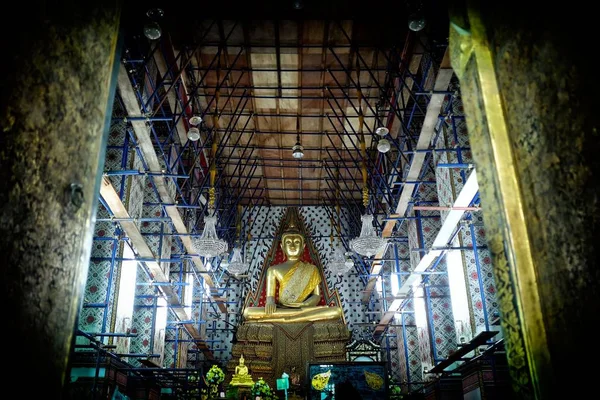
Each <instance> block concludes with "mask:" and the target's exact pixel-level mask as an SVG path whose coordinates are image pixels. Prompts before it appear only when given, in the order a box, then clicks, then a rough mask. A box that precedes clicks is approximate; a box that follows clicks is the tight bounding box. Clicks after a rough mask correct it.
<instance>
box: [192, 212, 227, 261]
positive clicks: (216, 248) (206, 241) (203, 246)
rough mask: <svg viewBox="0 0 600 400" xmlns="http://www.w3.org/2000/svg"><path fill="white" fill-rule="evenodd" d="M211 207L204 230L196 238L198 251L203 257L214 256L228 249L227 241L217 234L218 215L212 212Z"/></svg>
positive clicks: (205, 220) (195, 244)
mask: <svg viewBox="0 0 600 400" xmlns="http://www.w3.org/2000/svg"><path fill="white" fill-rule="evenodd" d="M210 211H211V210H210V209H209V215H208V216H206V217H204V230H203V231H202V235H201V236H200V237H196V238H194V246H195V247H196V251H197V252H198V254H200V255H201V256H203V257H208V258H212V257H215V256H218V255H219V254H223V253H225V252H226V251H227V247H228V246H227V242H226V241H224V240H221V239H219V237H218V236H217V231H216V228H215V227H216V225H217V217H216V215H215V211H214V210H212V213H211V212H210Z"/></svg>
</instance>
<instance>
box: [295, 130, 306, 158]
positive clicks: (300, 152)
mask: <svg viewBox="0 0 600 400" xmlns="http://www.w3.org/2000/svg"><path fill="white" fill-rule="evenodd" d="M292 157H294V158H302V157H304V147H303V146H302V144H301V143H300V135H299V134H298V135H297V136H296V144H295V145H294V147H292Z"/></svg>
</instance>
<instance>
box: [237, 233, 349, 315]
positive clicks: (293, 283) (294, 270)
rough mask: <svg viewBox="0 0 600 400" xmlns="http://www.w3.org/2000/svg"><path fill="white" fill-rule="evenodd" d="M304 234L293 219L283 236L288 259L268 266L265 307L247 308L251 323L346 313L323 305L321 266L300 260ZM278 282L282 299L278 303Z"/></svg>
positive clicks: (283, 244) (337, 308) (284, 249)
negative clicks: (320, 287) (321, 302)
mask: <svg viewBox="0 0 600 400" xmlns="http://www.w3.org/2000/svg"><path fill="white" fill-rule="evenodd" d="M304 245H305V243H304V236H302V233H301V232H300V231H299V230H298V229H297V228H296V226H295V224H294V223H293V222H292V223H291V224H290V226H289V227H288V229H286V231H285V232H284V233H283V234H282V235H281V248H282V250H283V252H284V253H285V255H286V256H287V260H286V261H284V262H283V263H281V264H277V265H272V266H270V267H269V268H268V269H267V283H266V284H267V298H266V303H265V307H246V309H245V310H244V312H243V315H244V318H245V319H246V320H247V321H251V322H307V321H321V320H333V319H337V318H340V317H341V316H342V309H341V308H340V307H328V306H319V305H318V304H319V302H320V301H321V293H320V289H319V284H320V283H321V275H320V274H319V269H318V268H317V266H315V265H313V264H310V263H305V262H302V261H300V260H299V258H300V256H301V255H302V253H303V252H304ZM277 283H279V301H278V303H276V302H275V297H276V294H277V293H276V290H277Z"/></svg>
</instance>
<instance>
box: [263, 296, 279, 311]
mask: <svg viewBox="0 0 600 400" xmlns="http://www.w3.org/2000/svg"><path fill="white" fill-rule="evenodd" d="M275 309H276V306H275V298H274V297H272V296H268V297H267V302H266V304H265V314H267V315H271V314H273V313H274V312H275Z"/></svg>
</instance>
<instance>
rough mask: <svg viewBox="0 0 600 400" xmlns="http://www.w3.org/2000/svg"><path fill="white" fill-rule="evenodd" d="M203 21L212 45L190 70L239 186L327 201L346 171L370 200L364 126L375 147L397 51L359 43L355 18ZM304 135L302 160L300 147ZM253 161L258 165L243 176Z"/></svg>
mask: <svg viewBox="0 0 600 400" xmlns="http://www.w3.org/2000/svg"><path fill="white" fill-rule="evenodd" d="M201 28H202V29H203V31H204V32H205V35H206V36H205V39H204V42H203V43H204V45H202V46H200V47H199V48H197V49H195V50H194V54H193V56H192V62H191V64H192V68H191V69H188V71H193V72H191V74H192V76H189V79H190V81H191V82H194V83H195V85H197V86H198V91H197V92H196V93H195V94H196V96H197V97H196V98H197V103H196V105H195V110H194V112H196V113H197V112H201V113H203V114H204V120H205V124H206V127H207V128H208V129H210V130H211V131H213V132H214V128H215V127H216V128H217V129H216V132H217V136H216V140H218V141H219V142H220V143H221V144H220V147H222V149H220V154H219V158H218V160H217V161H218V164H219V166H220V168H219V171H220V172H219V173H224V174H225V175H227V176H228V177H230V178H233V181H232V182H234V184H233V185H234V186H240V187H241V186H243V185H248V186H249V187H251V188H254V187H260V188H264V192H263V193H264V195H266V196H267V198H268V202H269V204H272V205H291V204H302V205H309V204H321V203H322V202H323V200H324V194H323V191H328V190H329V191H330V190H332V189H333V188H334V187H335V185H336V182H335V179H336V178H335V175H336V174H337V173H338V172H339V178H337V179H341V180H344V181H346V184H345V185H344V188H345V190H346V191H348V190H350V191H352V192H353V193H352V196H350V197H354V198H356V199H360V197H361V187H362V184H361V180H362V175H361V170H360V167H361V160H362V155H361V152H360V144H359V142H360V140H361V135H360V132H361V130H362V132H363V133H364V138H365V141H366V147H367V148H369V147H370V146H371V141H372V132H373V131H374V129H375V128H376V127H377V126H380V125H381V124H382V122H385V121H386V120H387V117H388V111H387V110H388V108H387V107H385V104H381V102H380V94H381V90H382V88H383V87H384V86H386V84H389V81H390V80H389V79H388V77H389V73H388V68H389V63H390V60H391V59H393V58H395V55H393V54H391V53H392V50H390V49H389V48H380V47H378V46H372V45H365V46H363V45H361V44H360V42H358V43H355V42H354V41H353V37H354V38H356V31H357V28H358V27H357V26H356V24H355V23H354V22H353V21H340V22H327V21H300V22H298V21H261V22H259V23H256V22H255V23H239V22H236V21H218V22H217V23H213V21H206V22H205V23H203V24H201ZM393 51H398V50H397V49H394V50H393ZM192 90H193V89H192ZM359 96H361V97H362V99H361V100H359ZM379 109H381V111H380V112H379V115H380V119H379V121H378V120H377V118H375V114H376V113H377V112H378V111H377V110H379ZM359 113H362V115H363V116H364V118H363V126H362V129H361V126H360V125H361V124H360V122H359ZM298 138H299V139H300V142H301V144H302V146H303V147H304V157H303V158H302V159H296V158H294V157H293V156H292V147H293V146H294V145H295V143H296V141H297V139H298ZM244 165H252V166H253V167H254V166H255V168H252V169H251V170H248V169H246V171H248V172H246V175H244V176H242V175H240V174H239V171H240V170H241V169H242V167H243V166H244ZM249 171H251V172H249ZM248 174H250V175H248ZM249 196H250V197H251V196H252V195H249ZM347 197H348V196H347ZM248 200H250V198H249V197H246V198H244V199H243V200H242V203H246V201H248Z"/></svg>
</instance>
